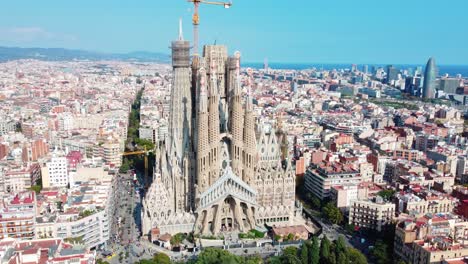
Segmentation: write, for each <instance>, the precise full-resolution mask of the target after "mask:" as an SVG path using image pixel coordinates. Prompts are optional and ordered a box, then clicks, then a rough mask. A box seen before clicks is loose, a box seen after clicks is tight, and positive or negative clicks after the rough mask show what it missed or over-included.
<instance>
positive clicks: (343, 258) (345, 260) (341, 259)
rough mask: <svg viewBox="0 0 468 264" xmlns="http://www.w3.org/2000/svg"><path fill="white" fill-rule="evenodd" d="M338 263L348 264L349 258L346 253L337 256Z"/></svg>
mask: <svg viewBox="0 0 468 264" xmlns="http://www.w3.org/2000/svg"><path fill="white" fill-rule="evenodd" d="M336 256H337V257H336V263H337V264H347V263H348V256H347V255H346V253H345V252H340V253H338V254H337V255H336Z"/></svg>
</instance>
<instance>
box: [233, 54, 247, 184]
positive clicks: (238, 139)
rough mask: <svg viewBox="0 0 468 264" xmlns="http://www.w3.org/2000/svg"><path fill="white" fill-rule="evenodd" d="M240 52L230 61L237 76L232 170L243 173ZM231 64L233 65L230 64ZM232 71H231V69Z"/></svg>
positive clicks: (234, 95) (234, 93)
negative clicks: (233, 64)
mask: <svg viewBox="0 0 468 264" xmlns="http://www.w3.org/2000/svg"><path fill="white" fill-rule="evenodd" d="M239 61H240V53H239V52H236V53H235V55H234V58H231V60H230V62H231V63H235V76H236V78H235V79H233V82H231V83H233V84H234V85H233V86H234V87H233V88H232V91H231V92H232V94H231V95H230V96H231V105H232V112H231V122H230V123H231V134H232V143H231V159H232V170H233V171H234V173H235V174H236V175H239V176H241V175H242V170H243V166H242V153H243V151H244V148H243V134H244V109H243V108H242V91H241V84H240V64H239ZM230 66H232V65H231V64H230ZM230 72H231V71H230Z"/></svg>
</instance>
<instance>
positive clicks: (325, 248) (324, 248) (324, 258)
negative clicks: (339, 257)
mask: <svg viewBox="0 0 468 264" xmlns="http://www.w3.org/2000/svg"><path fill="white" fill-rule="evenodd" d="M330 247H331V244H330V240H328V238H327V236H324V237H323V239H322V243H321V244H320V262H321V263H328V260H329V258H330V254H331V252H330Z"/></svg>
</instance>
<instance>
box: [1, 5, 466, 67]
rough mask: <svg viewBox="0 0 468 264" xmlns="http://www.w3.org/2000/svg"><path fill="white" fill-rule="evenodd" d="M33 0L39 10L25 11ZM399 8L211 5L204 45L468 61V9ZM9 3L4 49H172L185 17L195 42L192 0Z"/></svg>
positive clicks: (287, 58) (336, 58)
mask: <svg viewBox="0 0 468 264" xmlns="http://www.w3.org/2000/svg"><path fill="white" fill-rule="evenodd" d="M25 2H27V4H28V6H29V7H30V8H27V9H25V8H24V3H25ZM111 3H112V4H113V5H112V6H111V5H110V4H111ZM399 3H403V2H402V1H396V2H395V3H394V5H387V6H386V9H385V10H381V9H380V7H379V6H377V5H376V4H373V3H371V2H370V1H364V2H362V3H360V5H359V6H356V5H355V4H352V3H347V2H345V1H339V0H337V1H334V3H332V4H330V3H328V4H327V3H311V2H309V1H296V2H295V3H294V4H290V3H285V2H284V3H283V2H275V4H274V5H271V4H269V3H267V2H266V1H256V2H255V3H250V2H249V3H248V2H246V1H240V0H239V1H233V8H231V9H229V10H223V9H222V8H217V7H210V6H206V7H205V6H204V7H202V8H201V11H200V13H201V22H200V39H201V40H205V41H202V42H201V43H200V45H203V44H210V43H214V42H215V41H216V42H217V43H223V44H227V45H229V46H230V47H231V49H232V51H235V50H240V51H242V53H243V57H244V58H245V61H246V62H262V61H263V59H264V58H265V57H268V58H269V61H271V62H277V63H358V64H380V63H388V64H391V63H393V64H423V63H424V62H425V61H427V59H428V58H429V57H431V56H432V57H435V58H437V61H438V64H440V65H450V64H453V65H463V64H466V63H465V62H464V61H463V58H466V57H468V51H467V50H466V49H464V47H463V43H464V41H463V38H464V36H466V35H467V34H466V28H464V27H463V25H465V24H466V23H467V22H468V21H466V20H467V18H466V17H464V16H463V13H462V10H464V9H465V8H463V6H466V5H467V3H464V2H462V1H455V2H453V3H452V5H451V6H437V5H436V4H433V3H424V6H423V5H421V3H404V5H400V4H399ZM402 6H403V7H404V8H402ZM4 7H5V8H2V11H3V12H2V11H0V14H1V16H0V46H18V47H45V48H51V47H57V48H73V49H84V50H90V51H101V52H118V53H126V52H131V51H140V50H144V51H151V52H162V53H169V49H168V48H167V47H168V45H169V43H170V40H172V39H173V38H175V37H176V36H177V26H178V23H177V20H178V19H177V18H179V17H181V18H182V19H183V26H184V35H185V36H186V39H187V40H190V41H192V25H191V14H192V6H191V5H190V4H189V3H187V2H185V1H171V2H162V1H156V2H153V3H152V2H150V1H142V2H141V3H140V4H138V5H135V4H134V3H122V2H119V3H118V4H115V3H113V2H109V1H101V2H99V3H92V4H91V2H90V1H84V2H80V4H79V5H77V4H73V3H61V2H59V1H47V2H45V3H44V2H41V3H33V2H28V1H17V2H9V3H5V4H4ZM383 11H384V12H383ZM38 14H43V15H38ZM405 14H411V15H405ZM428 17H431V18H433V19H426V18H428ZM59 21H60V23H58V22H59ZM349 21H352V23H351V24H352V25H354V27H353V28H350V27H349ZM420 21H424V23H422V22H420ZM440 21H443V22H440ZM268 28H270V29H271V30H268ZM444 35H445V36H453V39H454V40H453V41H450V37H449V38H448V41H447V38H446V37H442V36H444ZM252 39H253V40H255V41H252ZM406 40H408V41H406ZM409 40H411V41H409ZM271 43H275V45H271Z"/></svg>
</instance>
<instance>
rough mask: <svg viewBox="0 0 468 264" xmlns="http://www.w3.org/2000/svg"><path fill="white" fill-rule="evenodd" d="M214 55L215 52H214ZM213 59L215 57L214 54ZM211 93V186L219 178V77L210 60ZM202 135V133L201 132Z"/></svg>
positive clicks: (209, 133) (209, 122) (209, 132)
mask: <svg viewBox="0 0 468 264" xmlns="http://www.w3.org/2000/svg"><path fill="white" fill-rule="evenodd" d="M212 53H214V52H212ZM211 57H212V58H213V57H215V55H213V54H212V56H211ZM209 88H210V90H209V91H210V93H209V100H208V111H209V116H208V135H209V142H210V148H211V151H210V154H209V160H210V168H211V169H210V185H211V184H213V183H214V182H215V181H216V180H217V179H218V177H219V171H220V170H219V162H220V157H219V149H220V137H219V134H220V133H219V128H220V127H219V100H220V99H219V94H218V76H217V74H216V61H215V60H213V59H212V60H210V87H209ZM199 133H201V131H199Z"/></svg>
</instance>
